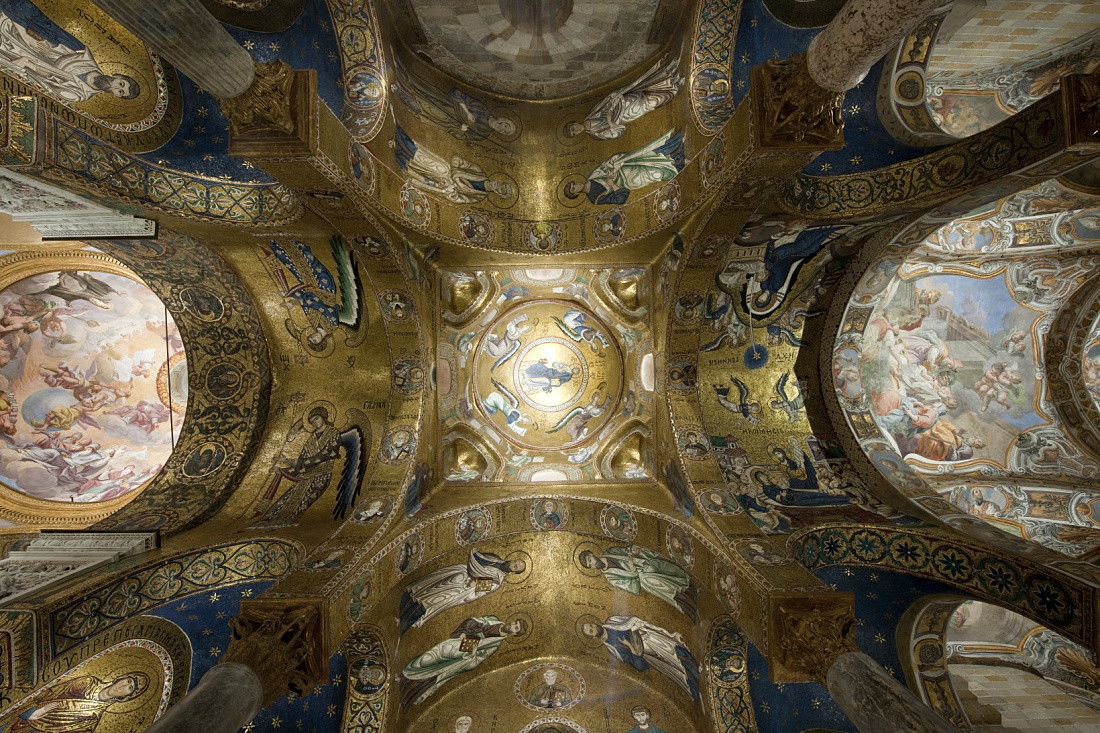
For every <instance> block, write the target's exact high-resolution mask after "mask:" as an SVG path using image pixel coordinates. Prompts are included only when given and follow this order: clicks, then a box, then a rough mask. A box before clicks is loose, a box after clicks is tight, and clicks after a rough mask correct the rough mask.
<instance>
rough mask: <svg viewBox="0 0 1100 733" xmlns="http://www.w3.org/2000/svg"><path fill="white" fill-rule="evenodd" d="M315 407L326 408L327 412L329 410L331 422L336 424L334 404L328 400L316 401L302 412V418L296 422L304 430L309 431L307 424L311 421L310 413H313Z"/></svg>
mask: <svg viewBox="0 0 1100 733" xmlns="http://www.w3.org/2000/svg"><path fill="white" fill-rule="evenodd" d="M314 407H324V408H325V409H326V410H328V418H329V422H331V423H335V422H336V405H334V404H332V403H331V402H329V401H328V400H316V401H314V402H311V403H309V405H308V406H307V407H306V409H304V410H302V416H301V417H300V418H298V420H297V421H296V422H297V423H298V424H300V425H301V426H302V429H303V430H309V423H307V422H306V421H307V420H308V419H309V413H311V412H313V408H314Z"/></svg>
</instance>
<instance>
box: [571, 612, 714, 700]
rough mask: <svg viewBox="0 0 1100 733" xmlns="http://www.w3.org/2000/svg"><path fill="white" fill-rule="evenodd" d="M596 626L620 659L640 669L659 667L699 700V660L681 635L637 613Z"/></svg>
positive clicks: (611, 651)
mask: <svg viewBox="0 0 1100 733" xmlns="http://www.w3.org/2000/svg"><path fill="white" fill-rule="evenodd" d="M595 628H596V633H595V636H596V637H597V638H599V639H600V640H601V641H603V643H604V646H606V647H607V650H608V651H609V652H610V653H611V654H612V656H614V657H615V658H616V659H618V660H619V661H621V662H625V663H626V664H629V665H630V666H631V667H633V668H634V669H636V670H638V671H639V672H646V671H648V670H649V669H650V668H651V667H655V668H656V669H657V671H659V672H660V673H661V674H663V675H665V676H666V677H668V678H669V679H670V680H672V681H673V682H675V683H676V684H677V685H679V686H680V687H681V688H683V690H684V691H685V692H687V693H688V694H690V695H691V698H692V699H693V700H694V701H695V702H696V703H698V702H699V663H698V662H696V661H695V657H693V656H692V654H691V652H690V651H689V650H688V648H687V647H686V646H685V645H684V643H683V641H682V640H681V639H680V637H679V634H676V635H673V634H670V633H669V632H667V631H665V630H664V629H662V628H660V627H659V626H654V625H653V624H650V623H648V622H646V621H643V620H642V619H640V618H638V617H637V616H609V617H608V619H607V621H605V622H604V623H603V625H602V626H599V627H595ZM584 633H586V634H587V635H589V636H592V635H593V634H592V632H591V631H585V632H584Z"/></svg>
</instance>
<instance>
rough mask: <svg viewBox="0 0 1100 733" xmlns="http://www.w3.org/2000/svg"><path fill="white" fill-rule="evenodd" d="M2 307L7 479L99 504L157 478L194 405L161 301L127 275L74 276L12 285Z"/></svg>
mask: <svg viewBox="0 0 1100 733" xmlns="http://www.w3.org/2000/svg"><path fill="white" fill-rule="evenodd" d="M0 309H2V312H3V315H2V316H0V481H3V483H5V484H7V485H8V486H10V487H12V488H15V489H17V490H18V491H21V492H23V493H25V494H27V495H29V496H32V497H35V498H39V499H49V500H54V501H71V502H97V501H106V500H108V499H115V498H118V497H121V496H124V495H125V494H127V493H129V492H131V491H133V490H134V489H136V488H138V487H139V486H141V485H143V484H144V483H146V482H147V481H148V480H149V479H150V478H152V477H153V476H154V475H155V474H156V472H157V471H159V470H160V467H161V466H162V465H163V464H164V461H165V460H166V459H167V458H168V456H169V454H170V453H171V452H172V446H173V444H174V442H175V436H178V435H179V430H180V427H181V426H182V423H183V409H182V406H183V405H185V404H186V399H187V398H186V394H180V393H179V392H180V391H181V389H182V390H183V391H184V392H185V391H186V383H187V379H186V362H185V361H184V358H183V343H182V342H181V341H180V338H179V334H178V331H177V330H176V326H175V323H173V321H172V318H171V316H170V315H168V313H167V311H166V310H165V308H164V305H163V304H162V303H161V302H160V300H159V299H158V298H157V296H156V295H154V294H153V292H152V291H151V290H149V289H148V288H147V287H145V286H144V285H143V284H141V283H138V282H136V281H134V280H130V279H128V278H125V277H121V276H118V275H111V274H107V273H101V272H87V271H63V272H52V273H46V274H42V275H35V276H33V277H29V278H26V279H23V280H20V281H19V282H17V283H15V284H13V285H11V286H9V287H8V288H6V289H5V290H4V291H3V292H0ZM169 365H171V368H169ZM169 385H170V387H171V390H172V391H173V394H172V395H171V397H172V403H174V404H175V405H176V406H177V411H176V412H173V411H172V410H171V409H170V407H169Z"/></svg>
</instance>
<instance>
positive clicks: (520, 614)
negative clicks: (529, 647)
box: [504, 611, 535, 644]
mask: <svg viewBox="0 0 1100 733" xmlns="http://www.w3.org/2000/svg"><path fill="white" fill-rule="evenodd" d="M520 619H523V620H524V622H526V624H527V633H526V634H523V635H522V636H512V635H511V634H509V635H508V637H507V639H506V641H514V642H516V643H517V644H518V643H519V642H521V641H523V640H525V639H526V638H527V637H528V636H530V635H531V632H532V631H534V629H535V620H534V619H533V618H531V614H529V613H524V612H523V611H520V612H518V613H513V614H512V615H511V616H509V617H508V618H506V619H505V620H504V623H506V624H510V623H512V622H513V621H519V620H520Z"/></svg>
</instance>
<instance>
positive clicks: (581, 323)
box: [551, 310, 610, 354]
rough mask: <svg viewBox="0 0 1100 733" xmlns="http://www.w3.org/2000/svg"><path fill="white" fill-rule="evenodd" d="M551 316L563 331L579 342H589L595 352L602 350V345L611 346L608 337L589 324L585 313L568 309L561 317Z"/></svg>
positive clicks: (604, 346)
mask: <svg viewBox="0 0 1100 733" xmlns="http://www.w3.org/2000/svg"><path fill="white" fill-rule="evenodd" d="M551 318H553V319H554V323H556V324H558V328H559V329H561V332H562V333H564V334H565V335H566V336H568V337H569V338H570V339H572V340H573V341H576V342H577V343H578V344H580V343H586V344H588V345H589V346H590V347H592V351H594V352H595V353H597V354H598V353H599V352H600V347H601V346H602V347H603V348H605V349H607V348H610V344H608V342H607V337H606V336H604V335H603V334H602V333H601V332H600V331H599V330H597V329H596V328H594V327H592V326H589V325H588V323H587V322H586V318H585V315H584V313H581V312H580V311H574V310H570V311H566V312H565V315H563V316H562V317H561V318H558V317H557V316H551Z"/></svg>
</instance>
